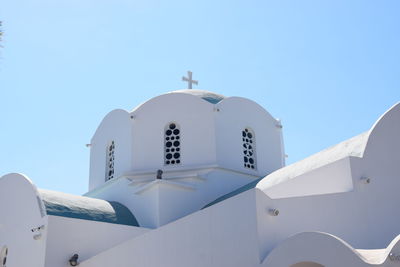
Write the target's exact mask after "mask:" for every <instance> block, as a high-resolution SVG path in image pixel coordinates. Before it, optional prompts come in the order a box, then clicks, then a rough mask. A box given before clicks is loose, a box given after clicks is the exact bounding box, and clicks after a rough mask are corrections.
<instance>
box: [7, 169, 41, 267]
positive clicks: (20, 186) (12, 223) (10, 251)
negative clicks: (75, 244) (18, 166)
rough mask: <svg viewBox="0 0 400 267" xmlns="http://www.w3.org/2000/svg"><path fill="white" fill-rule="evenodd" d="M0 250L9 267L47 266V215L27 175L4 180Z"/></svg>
mask: <svg viewBox="0 0 400 267" xmlns="http://www.w3.org/2000/svg"><path fill="white" fill-rule="evenodd" d="M0 211H1V215H2V216H0V247H1V249H2V250H1V251H2V257H4V255H6V256H7V259H6V262H7V267H21V266H35V267H39V266H40V267H41V266H44V259H45V247H46V238H47V214H46V211H45V209H44V205H43V202H42V200H41V198H40V196H39V194H38V191H37V189H36V187H35V185H33V184H32V182H31V181H30V180H29V179H28V178H27V177H26V176H24V175H22V174H17V173H11V174H7V175H5V176H3V177H1V178H0Z"/></svg>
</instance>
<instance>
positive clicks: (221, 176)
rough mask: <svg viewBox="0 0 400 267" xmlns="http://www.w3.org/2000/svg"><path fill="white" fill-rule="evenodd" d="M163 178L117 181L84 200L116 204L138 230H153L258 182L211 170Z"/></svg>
mask: <svg viewBox="0 0 400 267" xmlns="http://www.w3.org/2000/svg"><path fill="white" fill-rule="evenodd" d="M163 176H164V178H163V179H162V180H156V179H155V173H154V174H153V175H152V176H151V175H138V176H134V177H131V178H130V179H131V180H128V179H127V178H120V179H118V180H116V181H114V182H113V183H109V184H107V185H105V187H106V188H99V189H98V190H95V191H93V192H89V193H88V194H87V196H90V197H95V198H100V199H105V200H108V201H117V202H119V203H121V204H123V205H125V206H126V207H128V208H129V210H131V211H132V213H133V214H134V215H135V217H136V219H137V221H138V222H139V225H140V226H144V227H149V228H157V227H159V226H162V225H165V224H167V223H170V222H172V221H174V220H177V219H179V218H181V217H183V216H186V215H188V214H191V213H193V212H196V211H198V210H200V209H201V208H202V207H204V206H205V205H207V204H209V203H210V202H212V201H214V200H215V199H217V198H218V197H220V196H222V195H225V194H227V193H230V192H232V191H234V190H235V189H237V188H239V187H241V186H243V185H245V184H248V183H250V182H251V181H254V179H257V178H258V177H255V176H250V175H247V174H243V173H236V172H232V171H227V170H221V169H213V168H211V169H199V170H189V171H186V172H185V171H180V172H178V171H175V172H166V173H164V175H163ZM143 178H147V179H148V180H145V181H143V180H142V179H143ZM136 180H137V181H142V182H137V183H136V182H135V181H136Z"/></svg>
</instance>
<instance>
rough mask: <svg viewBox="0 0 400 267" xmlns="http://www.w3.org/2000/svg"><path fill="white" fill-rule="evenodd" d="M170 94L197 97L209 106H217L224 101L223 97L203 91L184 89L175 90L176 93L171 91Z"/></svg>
mask: <svg viewBox="0 0 400 267" xmlns="http://www.w3.org/2000/svg"><path fill="white" fill-rule="evenodd" d="M171 93H182V94H190V95H194V96H197V97H200V98H202V99H203V100H205V101H207V102H209V103H211V104H217V103H219V102H220V101H222V100H223V99H225V96H223V95H220V94H216V93H213V92H210V91H205V90H196V89H184V90H177V91H172V92H171Z"/></svg>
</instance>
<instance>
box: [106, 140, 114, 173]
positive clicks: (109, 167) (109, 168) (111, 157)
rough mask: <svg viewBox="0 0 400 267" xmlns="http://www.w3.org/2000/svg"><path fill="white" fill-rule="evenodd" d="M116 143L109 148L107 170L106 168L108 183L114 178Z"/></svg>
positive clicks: (112, 142) (112, 143)
mask: <svg viewBox="0 0 400 267" xmlns="http://www.w3.org/2000/svg"><path fill="white" fill-rule="evenodd" d="M114 154H115V142H114V141H111V143H110V144H109V145H108V147H107V162H106V164H107V168H106V181H108V180H110V179H112V178H114V161H115V155H114Z"/></svg>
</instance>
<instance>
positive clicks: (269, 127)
mask: <svg viewBox="0 0 400 267" xmlns="http://www.w3.org/2000/svg"><path fill="white" fill-rule="evenodd" d="M171 122H174V123H176V124H178V125H179V126H180V130H181V135H180V137H181V164H180V165H165V164H164V130H165V126H166V125H167V124H169V123H171ZM278 124H279V123H278V121H276V120H275V119H274V118H273V117H272V116H271V115H269V114H268V112H266V111H265V110H264V109H263V108H262V107H261V106H259V105H258V104H256V103H255V102H253V101H250V100H247V99H244V98H239V97H230V98H225V99H224V100H222V101H221V102H220V103H218V104H217V105H213V104H211V103H209V102H207V101H205V100H203V99H201V98H200V97H198V96H194V95H191V94H186V93H168V94H164V95H161V96H158V97H155V98H152V99H150V100H149V101H147V102H145V103H144V104H142V105H140V106H138V107H137V108H136V109H134V110H133V111H132V112H130V113H128V112H126V111H123V110H114V111H112V112H110V113H109V114H108V115H107V116H106V117H105V118H104V120H103V121H102V123H101V124H100V126H99V128H98V129H97V131H96V133H95V135H94V137H93V138H92V147H91V161H90V162H91V166H90V185H89V190H93V189H94V188H96V187H98V186H100V185H102V184H104V182H105V180H104V179H105V162H106V147H107V144H109V142H110V141H111V140H114V141H115V146H116V148H115V153H116V156H115V171H116V175H115V177H118V176H120V175H122V174H124V173H129V172H137V171H149V170H153V171H154V172H156V170H158V169H162V170H180V169H183V168H188V167H189V168H190V167H198V166H204V165H215V164H217V165H220V166H221V167H224V168H228V169H233V170H237V171H242V172H247V173H250V174H252V175H257V176H263V175H266V174H267V173H270V172H272V171H274V170H276V169H277V168H280V167H282V166H283V164H284V151H283V141H282V129H281V128H279V127H277V125H278ZM246 127H251V128H252V130H253V131H254V132H255V140H256V154H257V156H256V160H257V170H254V171H253V170H249V169H246V168H244V167H243V156H244V155H243V141H242V135H241V134H242V130H243V129H244V128H246ZM217 158H218V159H217Z"/></svg>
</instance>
